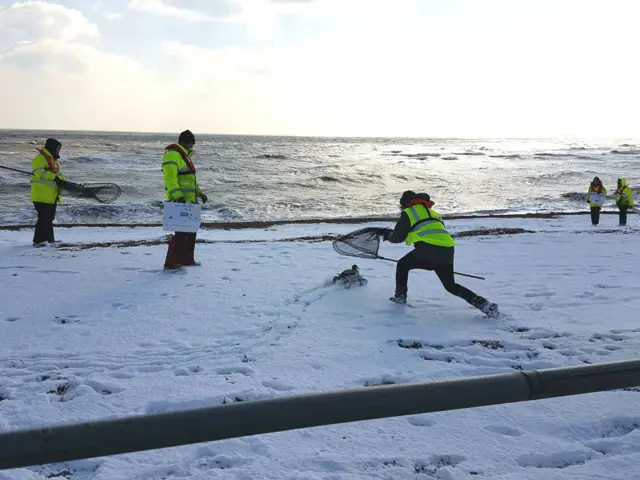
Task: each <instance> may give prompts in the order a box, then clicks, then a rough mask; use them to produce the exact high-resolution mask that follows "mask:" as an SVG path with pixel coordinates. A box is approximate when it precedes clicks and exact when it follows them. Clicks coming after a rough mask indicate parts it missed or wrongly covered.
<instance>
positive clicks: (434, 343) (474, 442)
mask: <svg viewBox="0 0 640 480" xmlns="http://www.w3.org/2000/svg"><path fill="white" fill-rule="evenodd" d="M616 220H617V219H616V218H615V217H614V216H605V217H604V219H603V222H602V225H601V226H600V227H598V228H593V227H591V226H590V225H588V220H587V218H586V217H559V218H555V219H544V220H530V219H528V220H522V219H482V220H480V219H469V220H456V221H450V222H449V223H448V226H449V228H450V230H451V232H452V233H453V234H457V235H460V234H463V232H469V231H477V230H478V229H507V228H508V229H524V230H525V231H527V232H529V233H521V234H513V235H488V234H486V235H475V236H463V235H461V236H459V238H458V239H457V242H458V247H457V255H456V270H457V271H460V272H465V273H473V274H480V275H484V276H486V278H487V280H486V281H477V280H472V279H465V278H462V277H458V281H460V282H461V283H463V284H465V285H467V286H469V287H471V288H473V289H474V290H477V291H478V293H480V294H483V295H486V296H487V297H488V298H489V299H491V300H492V301H495V302H497V303H498V304H499V305H500V307H501V309H502V311H503V313H504V315H503V317H502V318H501V319H499V320H490V319H487V318H486V317H484V316H483V315H482V314H479V313H478V312H477V311H476V310H474V309H472V308H471V307H469V306H468V305H467V304H466V303H464V302H462V301H461V300H460V299H458V298H455V297H453V296H451V295H448V294H446V292H444V291H443V289H442V287H441V285H440V284H439V282H438V280H437V278H436V277H435V275H433V274H432V273H430V272H419V271H416V272H413V273H412V274H411V277H410V284H409V303H410V306H404V307H403V306H399V305H395V304H393V303H391V302H389V301H388V299H387V298H388V297H389V295H390V294H391V293H392V291H393V274H394V264H392V263H389V262H384V261H379V260H378V261H374V260H360V259H351V258H348V257H341V256H339V255H337V254H336V253H335V252H334V251H333V249H332V248H331V242H330V241H328V240H327V238H330V237H331V236H333V235H336V234H343V233H346V232H348V231H351V230H354V229H356V228H359V225H332V224H313V225H283V226H275V227H271V228H268V229H254V230H203V231H201V232H200V234H199V238H200V239H201V240H203V241H205V242H207V243H203V244H199V245H198V247H197V250H196V257H197V259H198V260H200V261H201V262H202V266H200V267H193V268H191V269H187V270H185V271H178V272H172V273H166V272H163V271H162V262H163V259H164V254H165V251H166V246H165V245H164V244H159V245H155V244H154V243H157V241H158V240H162V239H163V238H164V236H165V234H164V233H163V232H162V231H161V229H160V228H144V227H143V228H59V229H58V236H59V238H60V239H61V240H62V242H63V243H62V244H61V245H58V246H57V247H55V248H54V247H46V248H40V249H34V248H33V247H32V246H31V244H30V239H31V237H30V236H31V234H32V232H31V231H30V230H21V231H3V232H0V250H1V251H2V255H1V256H0V279H1V282H2V291H3V294H4V295H3V296H4V301H3V305H2V307H1V308H0V339H1V340H0V342H1V346H2V348H1V350H0V430H5V431H6V430H14V429H24V428H30V427H36V426H37V427H40V426H45V425H53V424H59V423H69V422H79V421H85V420H91V419H102V418H109V417H119V416H127V415H134V414H145V413H155V412H166V411H172V410H179V409H187V408H193V407H198V406H210V405H218V404H223V403H229V402H237V401H247V400H254V399H262V398H269V397H274V396H283V395H292V394H299V393H305V392H319V391H328V390H334V389H344V388H352V387H361V386H373V385H381V384H389V383H401V382H411V381H420V380H429V379H444V378H451V377H461V376H473V375H482V374H491V373H500V372H509V371H513V370H514V369H537V368H549V367H557V366H567V365H580V364H587V363H601V362H609V361H615V360H627V359H632V358H637V357H638V354H639V353H640V325H638V322H637V311H638V309H639V308H640V297H639V296H638V293H637V292H638V286H639V284H638V281H637V272H638V271H639V270H640V256H639V255H638V252H639V251H640V249H639V248H638V247H639V245H640V242H638V233H639V232H640V230H638V229H636V228H634V227H633V224H634V223H635V217H632V221H631V222H630V223H631V225H632V226H630V227H627V228H624V229H622V228H618V227H614V225H615V224H616ZM609 223H610V224H611V227H610V228H609V227H608V226H607V225H608V224H609ZM368 225H380V226H389V224H388V223H379V224H368ZM476 233H477V232H476ZM494 233H495V231H494ZM310 237H316V238H315V240H313V239H311V240H310V239H309V238H310ZM294 238H307V240H305V241H288V239H294ZM108 242H111V243H114V242H115V245H112V246H104V245H105V243H108ZM118 242H124V243H120V244H118ZM126 242H129V243H126ZM132 242H137V243H136V245H138V246H130V247H127V246H125V245H127V244H129V245H134V243H132ZM101 245H102V246H101ZM406 251H407V249H406V247H403V246H393V245H389V244H387V243H385V244H383V246H382V249H381V253H383V254H385V255H387V256H389V257H392V258H399V257H400V256H401V255H403V254H404V253H406ZM354 260H355V263H358V265H359V266H360V269H361V270H362V273H363V274H364V276H365V277H366V278H367V279H368V280H369V282H368V285H367V286H366V287H363V288H357V289H350V290H344V289H341V288H338V287H335V286H327V282H328V280H330V278H331V277H332V276H333V275H334V274H335V273H337V272H339V271H341V270H343V269H344V268H347V267H349V266H350V265H351V264H352V263H354ZM637 395H638V392H637V391H634V390H633V389H631V390H628V391H613V392H606V393H596V394H590V395H581V396H574V397H566V398H561V399H555V400H546V401H538V402H531V403H525V404H516V405H503V406H494V407H485V408H478V409H469V410H461V411H453V412H446V413H437V414H429V415H422V416H416V417H402V418H392V419H387V420H376V421H370V422H359V423H353V424H345V425H337V426H331V427H322V428H313V429H305V430H300V431H292V432H284V433H278V434H271V435H263V436H257V437H250V438H242V439H236V440H230V441H221V442H216V443H211V444H201V445H193V446H187V447H179V448H172V449H166V450H162V451H150V452H141V453H136V454H129V455H122V456H115V457H105V458H98V459H93V460H87V461H77V462H70V463H66V464H60V465H47V466H42V467H32V468H29V469H20V470H13V471H3V472H0V479H12V480H17V479H43V478H54V477H55V478H68V479H74V480H78V479H108V480H120V479H145V480H151V479H178V478H192V479H247V480H248V479H282V478H287V479H404V478H425V479H428V478H439V479H467V478H492V479H519V480H520V479H565V478H572V479H586V478H589V479H596V478H601V479H605V478H606V479H629V478H640V462H639V460H640V407H639V406H638V401H637Z"/></svg>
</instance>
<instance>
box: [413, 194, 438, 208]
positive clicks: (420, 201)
mask: <svg viewBox="0 0 640 480" xmlns="http://www.w3.org/2000/svg"><path fill="white" fill-rule="evenodd" d="M414 205H424V206H425V207H427V208H433V206H434V205H435V203H434V202H433V201H432V200H431V198H430V197H429V194H428V193H418V194H417V195H416V196H415V197H414V198H413V200H411V201H410V202H409V207H413V206H414Z"/></svg>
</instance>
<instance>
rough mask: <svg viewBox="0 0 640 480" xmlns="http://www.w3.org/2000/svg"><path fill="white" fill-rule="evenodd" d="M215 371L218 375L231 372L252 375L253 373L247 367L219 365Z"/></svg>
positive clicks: (231, 373) (230, 373)
mask: <svg viewBox="0 0 640 480" xmlns="http://www.w3.org/2000/svg"><path fill="white" fill-rule="evenodd" d="M216 373H217V374H218V375H233V374H236V373H238V374H241V375H246V376H249V375H252V374H253V370H251V369H250V368H249V367H240V366H238V367H220V368H216Z"/></svg>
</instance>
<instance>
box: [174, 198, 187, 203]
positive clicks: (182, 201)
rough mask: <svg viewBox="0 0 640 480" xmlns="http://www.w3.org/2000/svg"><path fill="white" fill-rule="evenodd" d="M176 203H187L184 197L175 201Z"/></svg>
mask: <svg viewBox="0 0 640 480" xmlns="http://www.w3.org/2000/svg"><path fill="white" fill-rule="evenodd" d="M175 202H176V203H187V201H186V200H185V199H184V197H180V198H179V199H177V200H175Z"/></svg>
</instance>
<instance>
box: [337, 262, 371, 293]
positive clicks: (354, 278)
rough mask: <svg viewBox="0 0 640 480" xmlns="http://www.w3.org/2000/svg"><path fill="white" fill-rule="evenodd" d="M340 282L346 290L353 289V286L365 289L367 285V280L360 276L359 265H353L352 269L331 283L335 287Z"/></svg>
mask: <svg viewBox="0 0 640 480" xmlns="http://www.w3.org/2000/svg"><path fill="white" fill-rule="evenodd" d="M338 282H340V283H341V284H342V286H343V287H344V288H351V286H352V285H356V284H357V285H360V286H361V287H364V286H365V285H366V284H367V279H366V278H364V277H363V276H362V275H361V274H360V270H358V266H357V265H353V266H352V267H351V268H350V269H348V270H344V271H342V272H341V273H339V274H338V275H336V276H335V277H333V280H332V281H331V283H333V284H334V285H335V284H336V283H338Z"/></svg>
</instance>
